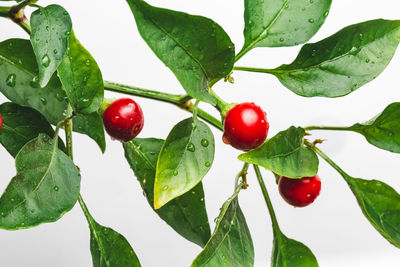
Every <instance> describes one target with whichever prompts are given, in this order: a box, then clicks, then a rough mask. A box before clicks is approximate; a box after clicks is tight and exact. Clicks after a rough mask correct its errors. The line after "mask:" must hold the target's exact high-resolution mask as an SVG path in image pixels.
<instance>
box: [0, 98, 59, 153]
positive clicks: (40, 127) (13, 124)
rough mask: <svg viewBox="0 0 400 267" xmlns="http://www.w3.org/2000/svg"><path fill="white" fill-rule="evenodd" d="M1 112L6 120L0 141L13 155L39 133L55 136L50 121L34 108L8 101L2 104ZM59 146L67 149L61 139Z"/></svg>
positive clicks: (0, 134) (0, 106) (0, 132)
mask: <svg viewBox="0 0 400 267" xmlns="http://www.w3.org/2000/svg"><path fill="white" fill-rule="evenodd" d="M0 114H1V116H2V118H3V120H4V123H3V129H2V130H1V131H0V143H1V144H2V145H3V146H4V147H5V149H7V151H8V152H10V154H11V155H12V156H13V157H15V156H16V155H17V153H18V152H19V151H20V150H21V148H22V147H23V146H24V145H25V144H26V143H28V142H29V141H30V140H32V139H35V138H36V137H38V135H39V133H45V134H47V135H48V136H52V137H53V136H54V130H53V128H51V126H50V123H48V122H47V120H46V119H45V118H44V117H43V115H42V114H40V113H39V112H37V111H36V110H34V109H32V108H28V107H21V106H19V105H17V104H14V103H10V102H8V103H3V104H1V105H0ZM58 146H59V148H60V149H61V150H65V146H64V144H63V142H62V140H61V139H59V140H58Z"/></svg>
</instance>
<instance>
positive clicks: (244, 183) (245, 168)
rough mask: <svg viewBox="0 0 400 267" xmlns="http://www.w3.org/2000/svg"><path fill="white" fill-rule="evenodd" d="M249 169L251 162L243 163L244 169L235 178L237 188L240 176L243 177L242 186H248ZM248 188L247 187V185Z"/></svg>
mask: <svg viewBox="0 0 400 267" xmlns="http://www.w3.org/2000/svg"><path fill="white" fill-rule="evenodd" d="M248 169H249V163H247V162H245V163H244V164H243V167H242V170H241V171H240V172H239V173H238V174H237V175H236V178H235V188H236V187H237V186H238V182H239V178H240V177H242V182H241V184H242V188H243V186H247V176H246V175H247V170H248ZM246 188H247V187H246Z"/></svg>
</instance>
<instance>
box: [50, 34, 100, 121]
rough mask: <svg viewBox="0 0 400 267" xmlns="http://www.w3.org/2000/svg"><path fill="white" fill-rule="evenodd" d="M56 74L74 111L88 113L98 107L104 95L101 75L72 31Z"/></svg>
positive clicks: (92, 59)
mask: <svg viewBox="0 0 400 267" xmlns="http://www.w3.org/2000/svg"><path fill="white" fill-rule="evenodd" d="M58 75H59V76H60V80H61V83H62V84H63V86H64V88H65V91H66V93H67V96H68V99H69V102H70V103H71V106H72V108H73V109H74V111H75V112H77V113H82V114H89V113H93V112H95V111H97V110H98V109H99V107H100V105H101V103H102V102H103V97H104V85H103V77H102V75H101V72H100V69H99V67H98V66H97V63H96V61H95V60H94V58H93V57H92V56H91V55H90V54H89V52H88V51H87V50H86V49H85V48H84V47H83V46H82V45H81V44H80V43H79V41H78V40H77V39H76V37H75V34H74V33H72V34H71V36H70V37H69V43H68V50H67V53H66V54H65V57H64V59H63V61H62V63H61V65H60V67H59V68H58Z"/></svg>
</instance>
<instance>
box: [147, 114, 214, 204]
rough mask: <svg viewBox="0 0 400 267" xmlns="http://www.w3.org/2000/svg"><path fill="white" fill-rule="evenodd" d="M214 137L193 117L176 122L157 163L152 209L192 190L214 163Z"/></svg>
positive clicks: (207, 128) (205, 126)
mask: <svg viewBox="0 0 400 267" xmlns="http://www.w3.org/2000/svg"><path fill="white" fill-rule="evenodd" d="M214 150H215V144H214V136H213V134H212V132H211V130H210V128H209V127H208V126H207V125H206V124H205V123H203V122H202V121H199V120H196V121H194V120H193V118H188V119H185V120H183V121H181V122H179V123H178V124H177V125H175V126H174V128H173V129H172V130H171V132H170V133H169V135H168V137H167V140H165V143H164V145H163V147H162V149H161V152H160V154H159V156H158V161H157V170H156V179H155V183H154V207H155V208H156V209H159V208H161V207H162V206H163V205H165V204H166V203H168V202H169V201H170V200H172V199H174V198H176V197H179V196H180V195H183V194H184V193H186V192H188V191H189V190H191V189H192V188H193V187H195V186H196V185H197V184H198V183H200V181H201V180H202V179H203V177H204V176H205V175H206V174H207V172H208V171H209V169H210V167H211V164H212V162H213V160H214Z"/></svg>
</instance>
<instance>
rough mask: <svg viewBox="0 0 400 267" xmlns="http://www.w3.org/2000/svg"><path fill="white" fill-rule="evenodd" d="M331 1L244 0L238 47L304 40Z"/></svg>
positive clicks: (325, 12)
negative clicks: (241, 33)
mask: <svg viewBox="0 0 400 267" xmlns="http://www.w3.org/2000/svg"><path fill="white" fill-rule="evenodd" d="M331 3H332V0H311V1H310V0H297V1H289V0H280V1H276V0H262V1H257V0H245V1H244V5H245V10H244V22H245V28H244V37H245V43H244V45H243V49H242V50H247V51H248V50H250V49H251V48H254V47H265V46H269V47H276V46H293V45H298V44H302V43H305V42H306V41H308V40H309V39H310V38H311V37H312V36H314V34H315V33H316V32H317V31H318V30H319V28H320V27H321V25H322V24H323V23H324V22H325V19H326V17H327V16H328V13H329V8H330V6H331Z"/></svg>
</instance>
